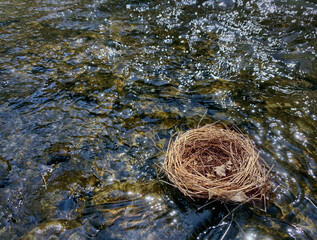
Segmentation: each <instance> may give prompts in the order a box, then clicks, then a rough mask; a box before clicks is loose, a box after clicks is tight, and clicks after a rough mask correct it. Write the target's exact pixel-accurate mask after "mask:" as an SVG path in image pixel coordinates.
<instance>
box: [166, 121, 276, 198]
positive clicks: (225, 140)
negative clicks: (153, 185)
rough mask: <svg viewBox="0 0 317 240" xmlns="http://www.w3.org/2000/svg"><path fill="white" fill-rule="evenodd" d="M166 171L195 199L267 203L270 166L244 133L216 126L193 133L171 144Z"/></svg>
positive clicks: (178, 137) (169, 177)
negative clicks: (265, 200)
mask: <svg viewBox="0 0 317 240" xmlns="http://www.w3.org/2000/svg"><path fill="white" fill-rule="evenodd" d="M163 168H164V171H165V174H166V175H167V177H168V179H169V180H170V181H171V182H172V184H173V185H174V186H175V187H177V188H178V189H179V190H180V191H181V192H182V193H184V194H185V195H186V196H189V197H191V198H204V199H216V200H223V201H229V202H241V203H244V202H249V201H252V200H263V199H264V198H265V194H266V192H267V190H268V186H269V183H268V177H269V172H270V170H269V168H268V165H267V164H266V163H265V162H264V160H263V159H261V158H260V156H259V154H258V151H257V149H256V147H255V145H254V144H253V143H252V142H251V140H250V139H249V138H248V137H247V136H245V135H243V134H242V133H241V132H238V131H233V130H230V129H228V128H226V127H219V126H216V125H213V124H209V125H206V126H204V127H201V128H197V129H193V130H189V131H187V132H185V133H183V134H179V135H178V136H177V137H176V139H175V140H174V141H170V143H169V146H168V149H167V152H166V155H165V159H164V166H163Z"/></svg>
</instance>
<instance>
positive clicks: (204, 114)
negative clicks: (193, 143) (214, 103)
mask: <svg viewBox="0 0 317 240" xmlns="http://www.w3.org/2000/svg"><path fill="white" fill-rule="evenodd" d="M207 112H208V109H206V111H205V113H204V115H203V116H202V118H201V119H200V121H199V123H198V128H199V127H200V123H201V121H202V120H203V119H204V118H205V116H206V114H207Z"/></svg>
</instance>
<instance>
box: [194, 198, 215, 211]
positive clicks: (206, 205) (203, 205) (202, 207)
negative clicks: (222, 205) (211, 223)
mask: <svg viewBox="0 0 317 240" xmlns="http://www.w3.org/2000/svg"><path fill="white" fill-rule="evenodd" d="M215 201H216V200H213V201H211V202H208V203H206V204H205V205H203V206H201V207H199V208H197V210H198V211H199V210H200V209H202V208H204V207H207V206H208V205H209V204H212V203H214V202H215Z"/></svg>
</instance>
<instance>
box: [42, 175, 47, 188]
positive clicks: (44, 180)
mask: <svg viewBox="0 0 317 240" xmlns="http://www.w3.org/2000/svg"><path fill="white" fill-rule="evenodd" d="M41 176H42V179H43V182H44V188H45V190H47V185H46V179H45V177H44V175H43V174H41Z"/></svg>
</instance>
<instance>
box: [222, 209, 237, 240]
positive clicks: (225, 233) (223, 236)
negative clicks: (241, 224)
mask: <svg viewBox="0 0 317 240" xmlns="http://www.w3.org/2000/svg"><path fill="white" fill-rule="evenodd" d="M233 218H234V214H233V213H232V217H231V221H230V224H229V226H228V227H227V229H226V231H225V232H224V234H223V235H222V237H221V238H220V240H223V239H224V238H225V236H226V235H227V233H228V231H229V229H230V228H231V225H232V222H233Z"/></svg>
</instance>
